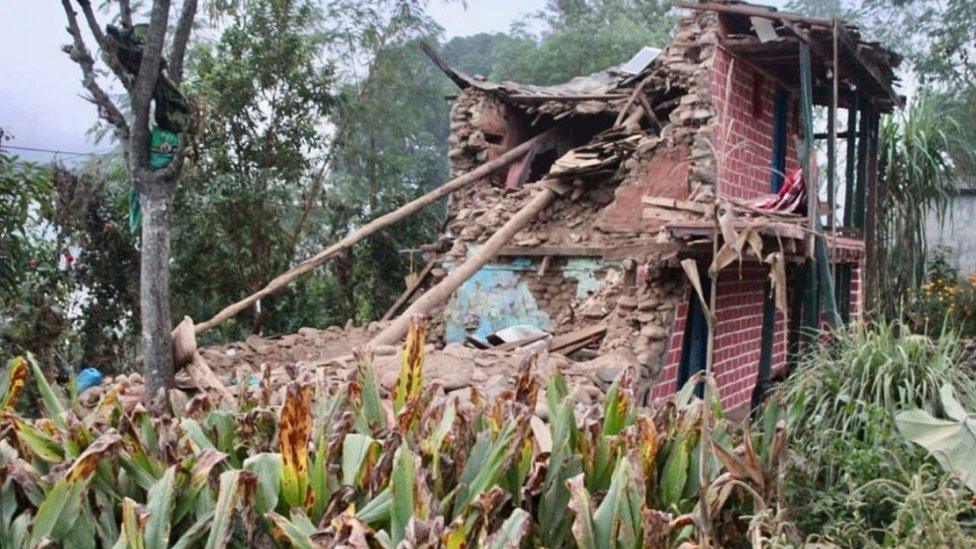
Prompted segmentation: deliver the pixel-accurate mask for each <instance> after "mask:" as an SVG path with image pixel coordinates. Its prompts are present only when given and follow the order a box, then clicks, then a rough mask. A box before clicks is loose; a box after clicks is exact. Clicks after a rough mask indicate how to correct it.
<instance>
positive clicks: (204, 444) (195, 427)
mask: <svg viewBox="0 0 976 549" xmlns="http://www.w3.org/2000/svg"><path fill="white" fill-rule="evenodd" d="M180 428H181V429H182V430H183V432H185V433H186V436H187V438H188V439H189V441H190V444H191V445H192V446H193V452H194V453H200V452H202V451H204V450H213V451H215V452H216V451H218V450H217V447H216V446H214V443H213V441H212V440H210V438H209V437H208V436H207V434H206V433H205V432H204V431H203V427H201V426H200V423H199V422H197V420H195V419H190V418H183V419H182V420H181V421H180Z"/></svg>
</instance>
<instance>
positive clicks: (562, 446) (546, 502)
mask: <svg viewBox="0 0 976 549" xmlns="http://www.w3.org/2000/svg"><path fill="white" fill-rule="evenodd" d="M547 396H548V391H547ZM549 415H550V417H551V418H552V422H551V423H550V430H551V433H552V452H551V453H550V454H549V465H548V467H546V478H545V480H544V481H543V484H542V496H541V498H540V500H539V530H540V532H539V533H540V537H541V538H542V542H543V543H544V544H545V545H547V546H549V547H562V546H563V545H564V543H565V540H566V536H567V534H568V533H569V527H570V524H571V522H572V517H571V516H570V515H569V514H568V513H566V506H567V505H568V504H569V499H570V493H569V488H567V486H566V483H567V482H568V481H569V479H571V478H573V477H575V476H577V475H579V474H580V473H582V471H583V468H582V465H581V464H580V458H579V455H578V454H577V453H576V445H575V442H576V439H577V437H578V433H577V429H576V416H575V415H574V414H573V404H572V400H571V399H570V398H569V397H563V400H562V402H560V403H559V404H556V405H554V406H552V407H550V409H549Z"/></svg>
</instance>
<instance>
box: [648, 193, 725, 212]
mask: <svg viewBox="0 0 976 549" xmlns="http://www.w3.org/2000/svg"><path fill="white" fill-rule="evenodd" d="M641 202H643V203H644V204H649V205H651V206H659V207H662V208H670V209H672V210H686V211H691V212H696V213H701V214H705V215H708V214H710V213H712V205H711V204H703V203H701V202H694V201H691V200H681V199H678V198H668V197H664V196H642V197H641Z"/></svg>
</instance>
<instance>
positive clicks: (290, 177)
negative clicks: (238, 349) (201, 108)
mask: <svg viewBox="0 0 976 549" xmlns="http://www.w3.org/2000/svg"><path fill="white" fill-rule="evenodd" d="M321 17H322V14H321V11H320V9H319V7H318V4H317V3H315V2H311V1H288V0H276V1H274V2H263V1H244V2H240V3H238V4H237V5H236V9H233V10H228V12H227V13H226V14H225V15H223V16H221V17H218V18H216V19H215V21H214V25H215V27H216V28H220V29H222V32H221V33H220V36H219V38H218V39H217V40H216V41H215V42H214V43H212V44H207V43H204V44H200V45H198V47H197V48H196V49H195V50H194V52H193V56H192V59H191V65H190V67H189V75H188V82H187V83H188V86H189V87H191V88H192V89H193V90H194V92H195V96H197V97H199V98H200V99H201V100H202V102H203V103H204V104H205V109H206V116H204V117H203V118H204V121H205V122H204V124H203V126H202V128H201V132H200V136H199V141H198V143H197V144H196V147H195V149H196V151H197V158H196V162H195V163H194V164H193V166H192V168H191V170H190V171H189V173H188V174H187V177H185V178H184V179H185V184H184V185H182V186H181V187H180V189H179V191H178V193H177V199H176V208H177V210H178V212H179V215H178V216H177V221H176V226H175V236H176V238H175V241H176V242H177V245H176V246H175V247H174V255H175V258H176V262H175V263H176V265H175V268H174V306H175V310H176V311H177V313H178V315H179V314H189V315H190V316H192V317H194V318H197V319H201V318H206V317H208V316H209V314H210V313H212V312H214V311H216V310H217V309H219V308H221V307H223V306H224V305H226V304H227V303H229V302H231V301H234V300H235V299H236V298H237V297H239V296H242V295H245V294H247V293H251V292H254V291H256V290H258V289H260V288H261V287H262V286H264V285H265V284H266V283H267V282H268V281H269V280H270V279H271V278H272V277H274V276H275V275H276V274H278V273H279V272H281V271H282V270H284V269H285V268H287V266H288V265H289V264H290V263H291V262H292V260H293V259H294V257H295V251H296V247H297V245H298V243H299V241H300V239H301V236H302V234H303V231H304V225H305V224H306V223H308V222H309V216H310V212H311V210H312V209H313V207H314V205H315V202H314V197H313V196H311V194H310V193H312V192H314V191H315V189H317V188H319V187H320V186H321V178H322V177H323V176H324V175H323V173H322V170H321V168H320V166H321V164H322V160H321V157H322V155H323V154H324V153H323V151H322V146H323V144H326V143H327V140H328V139H327V136H328V133H327V132H328V129H327V126H328V118H327V115H328V114H329V112H330V109H331V107H332V104H333V98H332V93H331V92H332V88H333V81H334V69H333V67H332V66H331V64H329V63H321V62H320V60H319V57H320V54H321V51H322V49H323V48H324V46H325V37H324V35H323V34H322V33H321V32H319V30H320V27H319V24H320V22H321ZM264 305H265V307H266V309H265V310H267V308H270V307H271V306H272V303H265V304H264ZM177 318H178V316H177Z"/></svg>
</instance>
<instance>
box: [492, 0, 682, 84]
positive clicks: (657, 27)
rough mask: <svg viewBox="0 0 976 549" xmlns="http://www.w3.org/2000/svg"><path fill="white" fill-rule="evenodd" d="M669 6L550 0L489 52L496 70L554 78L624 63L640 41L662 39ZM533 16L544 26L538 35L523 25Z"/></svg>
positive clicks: (524, 78)
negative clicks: (493, 51)
mask: <svg viewBox="0 0 976 549" xmlns="http://www.w3.org/2000/svg"><path fill="white" fill-rule="evenodd" d="M669 10H670V2H666V1H660V0H551V1H550V2H549V3H548V4H547V5H546V8H545V10H543V11H542V12H540V13H538V14H536V15H534V16H532V17H530V19H529V20H527V21H524V22H522V24H520V25H517V26H516V27H515V28H514V29H513V31H512V36H513V38H515V39H514V40H510V41H505V42H502V43H501V44H500V46H499V49H498V50H497V51H496V52H495V53H493V55H494V56H495V57H496V58H497V59H498V61H499V63H500V64H499V66H497V67H496V68H495V71H494V73H495V76H497V77H499V78H502V79H509V80H515V81H520V82H529V83H534V84H556V83H560V82H565V81H567V80H569V79H571V78H573V77H574V76H580V75H585V74H590V73H593V72H596V71H600V70H603V69H606V68H607V67H612V66H614V65H617V64H620V63H623V62H624V61H626V60H627V59H629V58H630V57H631V56H633V55H634V54H635V53H637V52H638V51H639V50H640V49H641V48H642V47H644V46H656V47H662V46H664V45H666V43H667V40H668V36H669V34H670V32H671V31H672V29H673V26H674V20H673V17H672V16H671V15H670V14H669V13H668V11H669ZM533 21H542V22H543V23H544V24H545V26H546V30H545V31H544V32H543V33H542V35H541V37H539V38H536V37H534V36H533V35H532V33H531V32H530V31H529V30H528V29H529V28H530V26H531V25H530V24H531V23H532V22H533Z"/></svg>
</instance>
